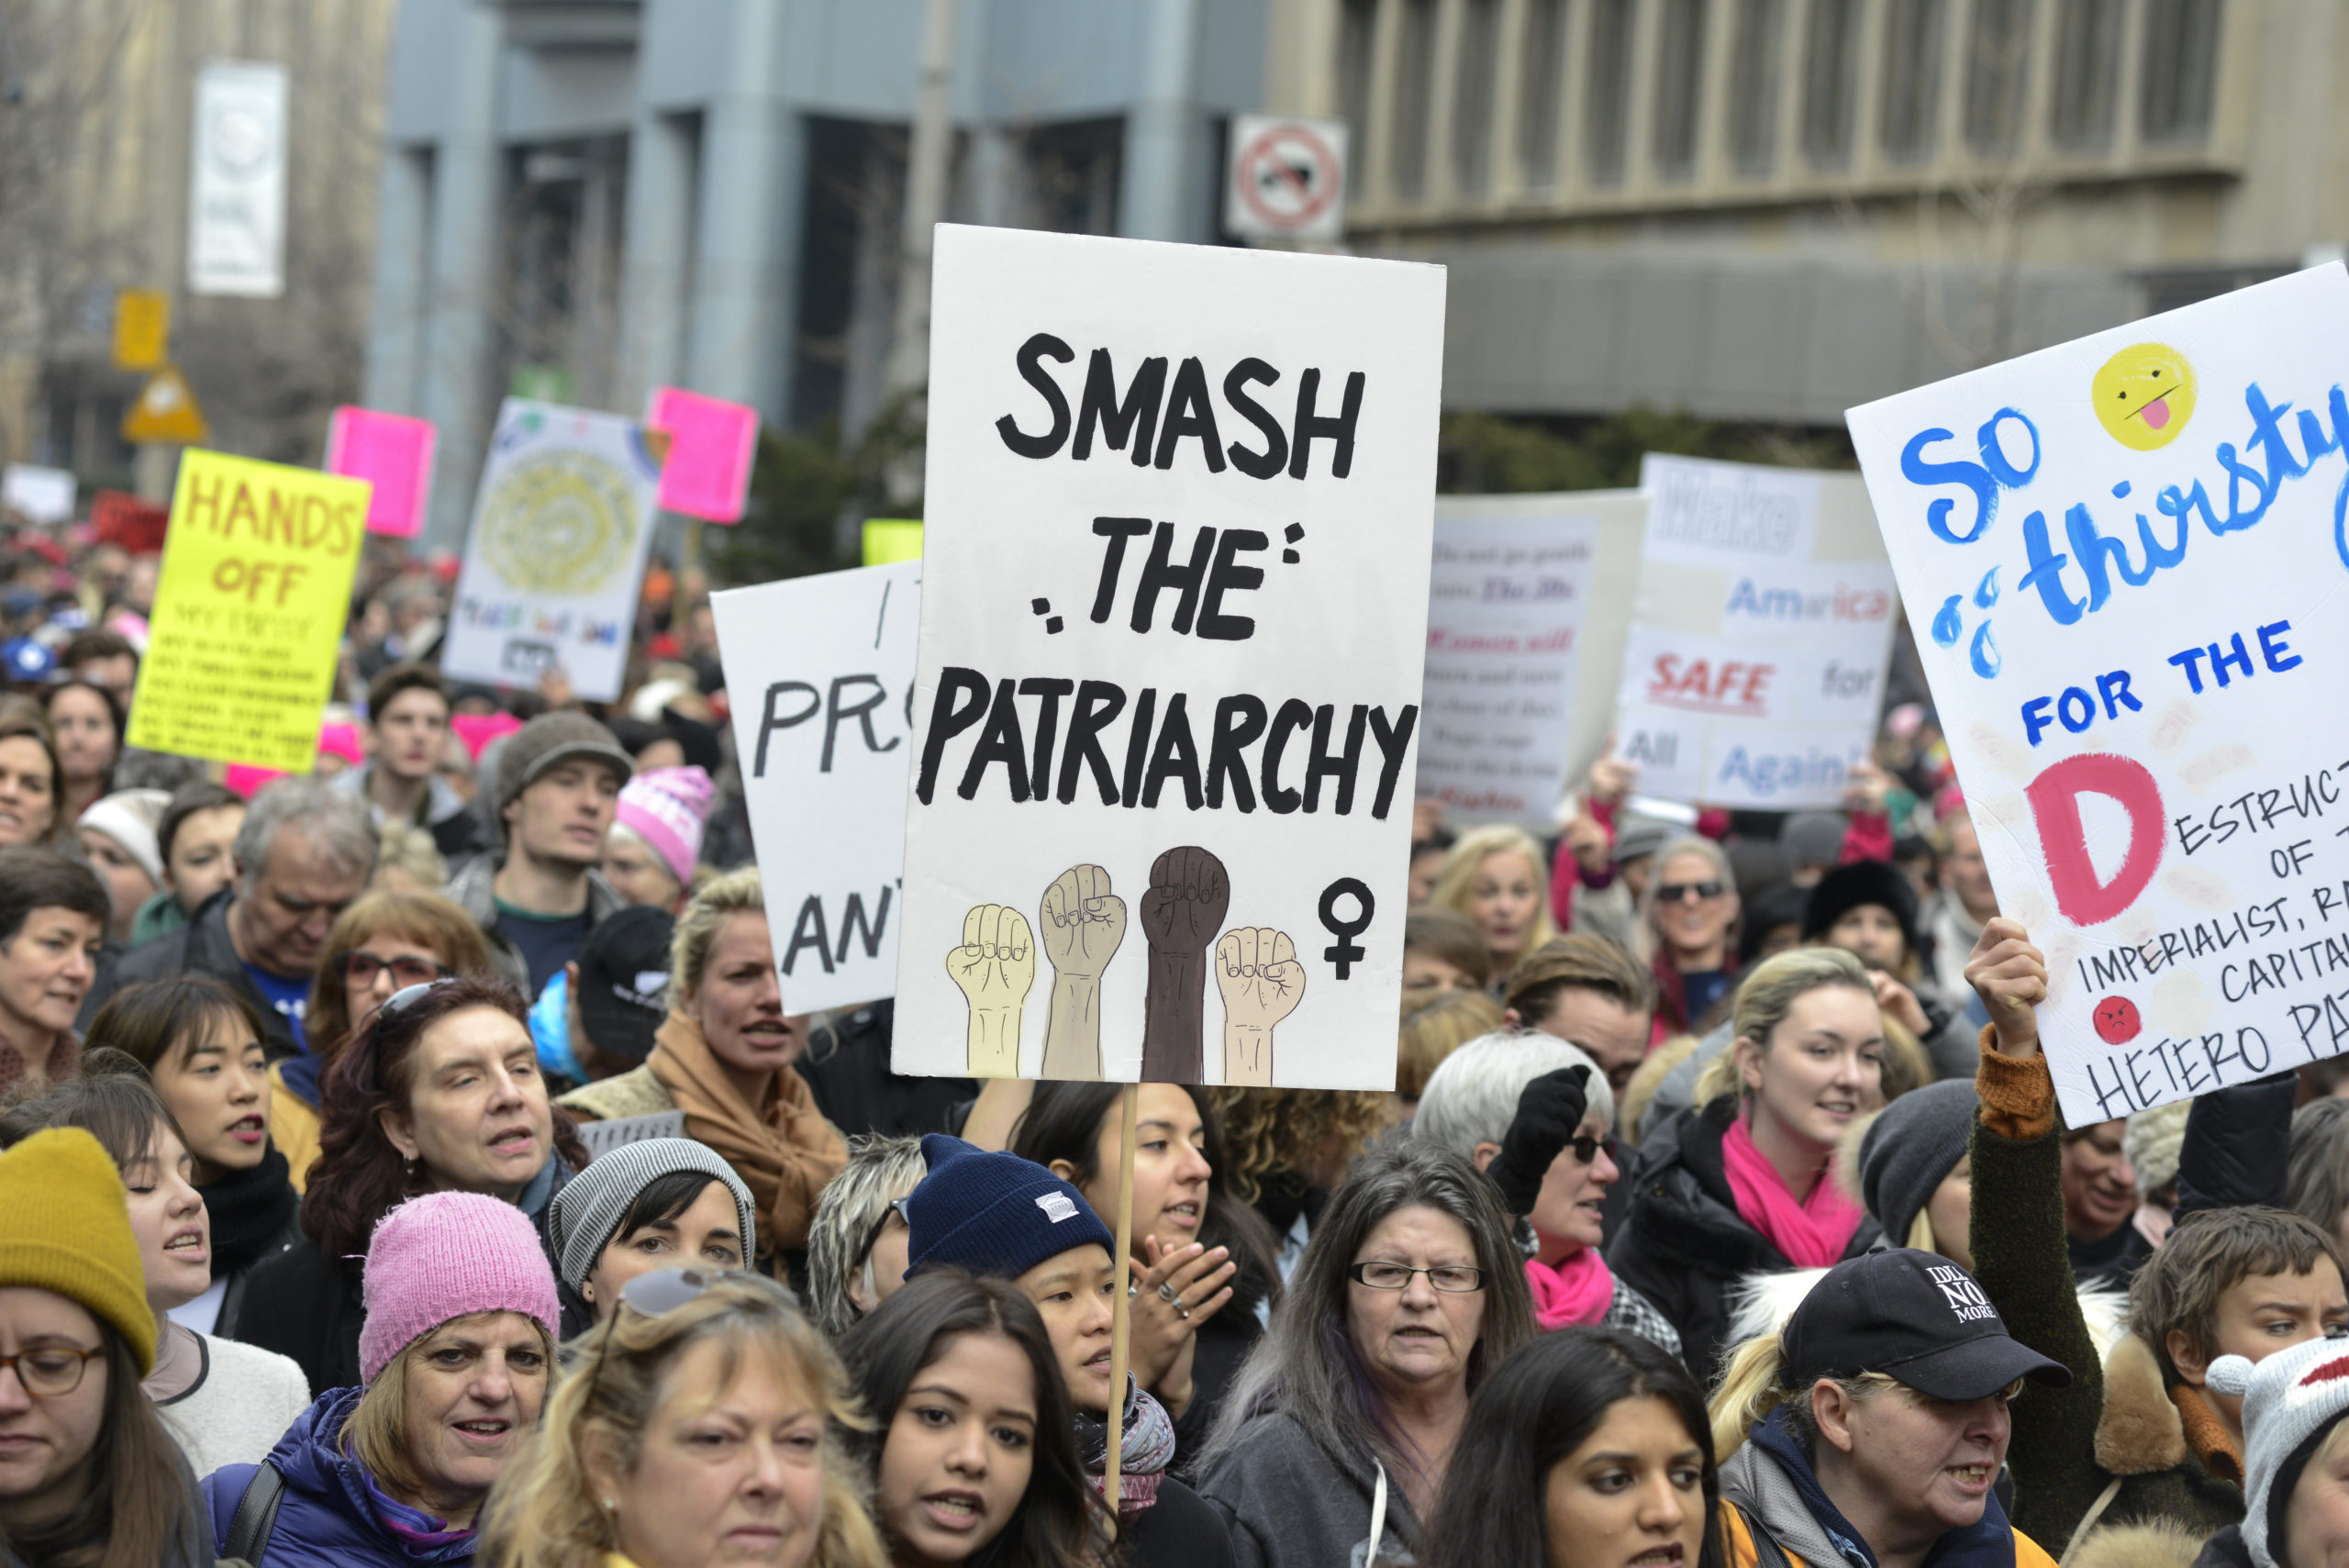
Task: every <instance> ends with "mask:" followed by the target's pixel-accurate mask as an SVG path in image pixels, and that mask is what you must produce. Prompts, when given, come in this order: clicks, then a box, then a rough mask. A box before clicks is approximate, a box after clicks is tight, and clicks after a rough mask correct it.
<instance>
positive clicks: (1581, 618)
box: [1419, 491, 1648, 831]
mask: <svg viewBox="0 0 2349 1568" xmlns="http://www.w3.org/2000/svg"><path fill="white" fill-rule="evenodd" d="M1647 515H1648V505H1647V500H1646V498H1645V497H1644V496H1642V495H1639V494H1637V493H1636V492H1631V491H1615V492H1609V491H1590V492H1587V493H1584V494H1570V495H1459V496H1443V497H1441V498H1439V499H1438V500H1437V502H1436V508H1435V570H1434V573H1433V575H1432V577H1431V579H1430V582H1429V587H1428V644H1427V673H1426V683H1427V699H1426V701H1427V711H1426V714H1425V716H1424V717H1422V719H1421V720H1420V728H1421V731H1422V735H1421V739H1420V741H1419V794H1421V795H1431V796H1433V797H1434V798H1435V799H1438V800H1441V801H1442V802H1443V804H1444V808H1445V811H1446V812H1447V814H1448V815H1449V816H1450V817H1451V818H1452V819H1453V820H1454V821H1458V822H1519V823H1523V824H1525V825H1526V826H1528V827H1531V828H1540V829H1542V830H1544V831H1547V830H1548V829H1550V828H1552V827H1553V826H1554V821H1553V810H1554V808H1555V806H1557V804H1558V801H1559V798H1560V796H1561V795H1563V794H1564V791H1565V790H1566V788H1567V787H1568V786H1569V785H1570V784H1572V783H1573V781H1574V780H1575V779H1576V778H1578V777H1579V776H1580V775H1581V774H1582V773H1584V772H1585V771H1586V770H1587V769H1588V768H1589V766H1590V764H1591V763H1592V762H1595V761H1597V760H1598V757H1599V755H1600V754H1601V752H1602V751H1604V750H1605V748H1606V744H1607V727H1608V724H1609V721H1610V720H1611V719H1612V717H1614V708H1615V688H1616V685H1617V684H1618V682H1619V681H1620V676H1621V673H1622V660H1623V638H1624V635H1625V633H1626V631H1627V630H1628V629H1629V628H1630V625H1631V596H1632V592H1633V586H1634V584H1635V583H1636V582H1637V580H1638V575H1639V567H1640V549H1641V542H1642V538H1643V537H1644V535H1645V533H1646V530H1647Z"/></svg>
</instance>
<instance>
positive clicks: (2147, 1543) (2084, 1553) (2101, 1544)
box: [2065, 1522, 2202, 1568]
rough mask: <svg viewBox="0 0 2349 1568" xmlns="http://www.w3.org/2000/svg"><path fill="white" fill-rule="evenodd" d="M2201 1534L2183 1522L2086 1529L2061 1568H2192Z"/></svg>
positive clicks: (2198, 1552)
mask: <svg viewBox="0 0 2349 1568" xmlns="http://www.w3.org/2000/svg"><path fill="white" fill-rule="evenodd" d="M2201 1551H2202V1537H2201V1536H2200V1535H2199V1534H2198V1533H2197V1532H2195V1531H2194V1530H2191V1529H2188V1528H2187V1527H2186V1526H2184V1525H2180V1524H2171V1523H2166V1522H2165V1523H2159V1524H2133V1525H2109V1526H2107V1527H2106V1528H2105V1529H2099V1530H2095V1531H2092V1532H2090V1534H2089V1536H2088V1538H2087V1540H2084V1541H2082V1542H2080V1547H2079V1550H2078V1551H2075V1552H2074V1553H2073V1554H2072V1555H2071V1557H2070V1558H2069V1559H2068V1560H2067V1561H2066V1562H2065V1568H2194V1560H2195V1559H2196V1558H2197V1557H2199V1555H2201Z"/></svg>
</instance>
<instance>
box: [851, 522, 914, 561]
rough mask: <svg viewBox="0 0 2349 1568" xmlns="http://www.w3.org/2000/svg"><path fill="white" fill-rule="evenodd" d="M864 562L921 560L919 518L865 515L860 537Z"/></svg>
mask: <svg viewBox="0 0 2349 1568" xmlns="http://www.w3.org/2000/svg"><path fill="white" fill-rule="evenodd" d="M860 542H861V543H862V545H863V550H864V564H865V565H867V566H887V565H889V564H891V563H892V562H899V561H919V560H920V559H921V520H920V519H919V518H912V519H907V518H905V517H867V518H865V519H864V527H863V530H862V533H861V536H860Z"/></svg>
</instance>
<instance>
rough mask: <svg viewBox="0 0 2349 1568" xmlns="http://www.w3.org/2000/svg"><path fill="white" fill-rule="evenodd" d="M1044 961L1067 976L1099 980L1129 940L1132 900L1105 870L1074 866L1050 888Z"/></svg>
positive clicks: (1046, 900)
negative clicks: (1124, 896)
mask: <svg viewBox="0 0 2349 1568" xmlns="http://www.w3.org/2000/svg"><path fill="white" fill-rule="evenodd" d="M1041 915H1042V917H1043V921H1044V956H1045V957H1046V958H1048V959H1050V960H1051V961H1052V967H1053V968H1054V969H1056V970H1058V971H1059V972H1060V973H1062V974H1063V975H1064V976H1070V977H1076V976H1084V977H1089V978H1093V979H1098V978H1099V977H1100V974H1101V972H1102V971H1103V970H1104V969H1107V968H1108V966H1109V960H1110V958H1111V957H1112V956H1113V955H1114V954H1115V953H1116V952H1117V951H1118V944H1119V943H1120V942H1122V941H1124V940H1126V901H1125V900H1124V899H1122V898H1119V897H1118V896H1117V895H1115V894H1113V893H1111V892H1110V891H1109V873H1108V872H1106V871H1104V870H1102V869H1101V868H1100V867H1099V866H1095V865H1082V866H1071V867H1069V868H1068V870H1066V871H1064V872H1063V873H1061V874H1060V875H1059V876H1057V877H1055V878H1054V879H1053V880H1052V886H1050V887H1048V888H1046V889H1044V903H1043V908H1042V909H1041Z"/></svg>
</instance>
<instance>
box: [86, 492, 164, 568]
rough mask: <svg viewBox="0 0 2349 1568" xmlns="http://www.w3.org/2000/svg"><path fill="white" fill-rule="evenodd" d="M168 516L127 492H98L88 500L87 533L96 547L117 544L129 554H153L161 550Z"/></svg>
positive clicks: (156, 507)
mask: <svg viewBox="0 0 2349 1568" xmlns="http://www.w3.org/2000/svg"><path fill="white" fill-rule="evenodd" d="M171 517H172V515H171V513H169V512H167V511H165V510H164V509H163V508H162V507H161V506H149V505H148V504H147V503H146V502H144V501H141V500H140V499H139V497H138V496H136V495H132V494H130V492H129V491H128V490H101V491H99V492H98V493H97V494H96V495H93V496H91V497H90V534H91V537H92V538H94V539H96V540H97V541H98V542H99V543H100V544H111V545H118V546H120V547H121V548H122V549H123V550H128V552H129V553H131V554H132V555H153V554H155V553H156V552H157V551H159V550H161V549H162V548H163V530H164V529H165V528H166V527H168V526H169V525H170V522H171Z"/></svg>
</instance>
